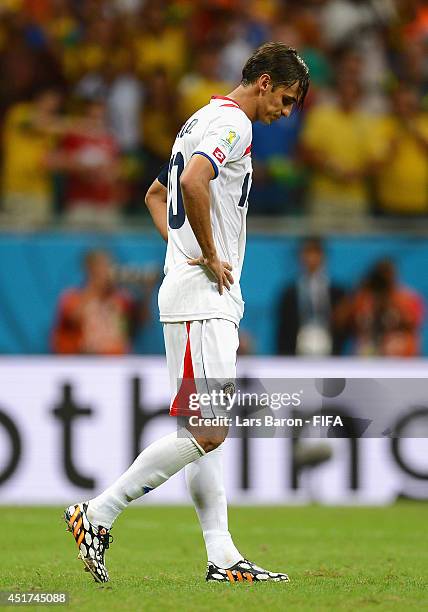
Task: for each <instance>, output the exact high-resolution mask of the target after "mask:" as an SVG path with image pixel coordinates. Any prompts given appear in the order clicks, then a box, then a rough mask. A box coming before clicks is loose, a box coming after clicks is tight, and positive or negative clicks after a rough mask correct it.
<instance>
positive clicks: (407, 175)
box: [375, 113, 428, 214]
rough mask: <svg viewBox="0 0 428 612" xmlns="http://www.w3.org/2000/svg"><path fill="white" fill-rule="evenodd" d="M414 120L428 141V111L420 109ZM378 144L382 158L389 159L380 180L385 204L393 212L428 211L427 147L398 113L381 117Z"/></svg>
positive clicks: (379, 191)
mask: <svg viewBox="0 0 428 612" xmlns="http://www.w3.org/2000/svg"><path fill="white" fill-rule="evenodd" d="M412 121H413V125H414V129H415V130H417V132H418V133H419V134H420V135H421V137H422V138H424V139H425V140H426V141H427V143H428V114H426V113H419V114H418V115H417V116H416V117H415V118H414V119H413V120H412ZM375 145H376V146H377V149H378V155H379V158H380V159H381V160H382V158H384V159H385V163H384V164H383V165H382V167H381V170H380V172H379V174H378V176H377V180H376V191H377V197H378V201H379V205H380V206H381V208H382V209H383V210H384V211H385V212H391V213H401V214H406V213H408V214H418V213H425V214H426V213H428V151H427V147H424V145H423V144H422V143H421V142H419V141H418V139H417V137H416V136H415V135H414V134H413V133H412V132H411V131H410V130H409V129H408V128H406V126H405V124H403V122H402V121H400V120H399V118H397V117H395V116H394V115H389V116H384V117H381V118H379V119H378V121H377V125H376V130H375ZM427 146H428V145H427Z"/></svg>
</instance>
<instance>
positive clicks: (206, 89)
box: [179, 74, 233, 121]
mask: <svg viewBox="0 0 428 612" xmlns="http://www.w3.org/2000/svg"><path fill="white" fill-rule="evenodd" d="M231 89H233V85H231V84H230V83H227V82H225V81H219V80H215V79H211V78H207V77H204V76H202V75H199V74H190V75H188V76H186V77H184V79H183V80H182V81H181V83H180V86H179V91H180V105H179V106H180V118H181V120H182V121H185V120H186V119H188V118H189V117H190V116H191V115H193V113H194V112H196V111H197V110H198V109H199V108H202V106H205V105H206V104H208V103H209V101H210V99H211V97H212V96H214V95H220V96H224V95H226V94H227V93H229V92H230V90H231Z"/></svg>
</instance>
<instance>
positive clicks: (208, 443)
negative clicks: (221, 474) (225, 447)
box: [199, 438, 224, 453]
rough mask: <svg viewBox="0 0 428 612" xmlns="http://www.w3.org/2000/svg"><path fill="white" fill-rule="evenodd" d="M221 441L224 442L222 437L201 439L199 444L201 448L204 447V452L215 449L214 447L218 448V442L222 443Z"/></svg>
mask: <svg viewBox="0 0 428 612" xmlns="http://www.w3.org/2000/svg"><path fill="white" fill-rule="evenodd" d="M223 442H224V438H223V439H219V438H212V439H208V440H202V441H200V442H199V444H200V445H201V446H202V448H203V449H204V451H205V452H206V453H209V452H211V451H213V450H215V449H216V448H218V447H219V446H220V444H223Z"/></svg>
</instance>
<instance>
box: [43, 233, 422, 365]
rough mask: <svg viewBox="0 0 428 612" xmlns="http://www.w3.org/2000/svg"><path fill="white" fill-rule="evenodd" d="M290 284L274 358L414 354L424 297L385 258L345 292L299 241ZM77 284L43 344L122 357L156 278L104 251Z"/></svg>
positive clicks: (312, 244) (144, 315)
mask: <svg viewBox="0 0 428 612" xmlns="http://www.w3.org/2000/svg"><path fill="white" fill-rule="evenodd" d="M297 257H298V262H299V267H298V273H297V275H296V278H295V280H293V281H292V282H291V283H290V284H288V285H287V286H285V287H284V288H283V289H282V291H281V293H280V295H279V296H278V300H277V304H274V307H275V308H274V310H275V312H273V313H272V314H273V315H274V318H275V326H274V327H275V338H276V346H275V347H274V351H275V353H276V354H278V355H288V356H301V357H328V356H340V355H356V356H359V357H417V356H419V355H421V352H422V342H421V333H422V325H423V323H424V320H425V300H424V298H423V297H422V295H420V294H419V293H418V292H417V291H416V290H415V289H413V288H411V287H408V286H406V285H405V284H403V283H402V281H401V280H400V279H399V278H398V273H397V270H396V266H395V264H394V262H393V261H392V260H391V259H388V258H382V259H379V260H377V261H375V262H374V263H373V265H372V266H371V268H370V269H369V270H368V271H367V273H366V274H365V275H364V276H363V278H362V280H361V281H360V282H359V283H358V285H357V286H356V287H355V288H354V289H351V290H349V289H348V290H345V289H344V288H342V287H340V286H338V285H336V284H335V283H334V282H333V281H332V279H331V278H330V274H329V266H328V260H327V255H326V251H325V246H324V244H323V242H322V241H321V239H320V238H318V237H315V236H314V237H307V238H305V239H303V240H302V242H301V244H300V247H299V249H298V253H297ZM82 264H83V272H84V282H83V284H82V285H81V286H76V287H68V288H66V289H65V290H64V291H63V293H62V294H61V296H60V297H59V300H58V303H57V308H56V316H55V321H54V322H53V327H52V334H51V341H50V346H51V349H52V351H53V352H54V353H57V354H62V355H67V354H68V355H69V354H77V355H125V354H129V353H132V352H135V339H136V337H137V335H138V334H139V333H141V331H142V330H143V329H144V328H146V327H147V326H148V325H150V324H151V323H153V319H152V318H151V310H150V301H151V295H152V292H153V291H154V289H155V287H156V285H157V283H158V281H159V271H158V270H155V269H153V268H149V269H145V268H129V267H126V266H125V267H123V266H122V267H120V266H118V265H117V263H116V262H115V260H114V258H113V257H112V255H111V254H110V253H108V252H107V251H104V250H99V249H98V250H91V251H89V252H87V253H86V254H85V256H84V258H83V261H82ZM256 352H257V346H256V341H255V338H254V337H253V335H252V334H251V333H250V332H249V331H248V330H246V329H245V328H244V329H241V330H240V345H239V354H240V355H251V354H254V353H256Z"/></svg>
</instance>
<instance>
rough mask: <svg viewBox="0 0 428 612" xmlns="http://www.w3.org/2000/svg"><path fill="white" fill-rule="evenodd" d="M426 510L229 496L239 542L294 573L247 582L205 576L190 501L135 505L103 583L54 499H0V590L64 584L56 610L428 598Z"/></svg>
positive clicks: (332, 604)
mask: <svg viewBox="0 0 428 612" xmlns="http://www.w3.org/2000/svg"><path fill="white" fill-rule="evenodd" d="M427 511H428V504H426V503H417V502H414V503H411V502H400V503H398V504H396V505H394V506H391V507H386V508H355V507H354V508H348V507H346V508H336V507H335V508H327V507H320V506H306V507H251V508H231V509H230V512H229V522H230V526H231V530H232V532H233V534H234V539H235V541H236V543H237V544H238V546H239V548H240V549H241V550H242V551H243V552H244V553H245V555H246V556H247V557H248V558H250V559H251V560H253V561H255V562H257V563H259V564H260V565H262V566H265V567H267V568H268V569H271V570H273V571H275V570H281V571H286V572H288V573H289V575H290V579H291V582H290V583H289V584H279V583H271V584H253V585H251V584H245V583H242V584H239V583H238V584H216V583H214V584H212V583H211V584H207V583H206V582H205V580H204V577H205V576H204V574H205V549H204V547H203V543H202V537H201V534H200V531H199V525H198V523H197V519H196V516H195V514H194V510H193V508H191V507H153V506H146V507H144V506H136V507H131V508H129V509H128V510H127V511H126V512H125V513H124V514H123V515H122V517H120V518H119V519H118V521H117V523H116V524H115V526H114V529H113V531H112V534H113V536H114V539H115V541H114V543H113V544H112V546H111V548H110V550H109V551H107V557H106V559H107V567H108V569H109V572H110V578H111V582H110V583H108V584H107V585H105V586H101V585H97V584H95V583H94V582H93V581H92V578H91V576H90V575H89V574H86V573H85V572H84V571H83V565H82V563H81V562H80V561H78V560H77V558H76V556H77V547H76V545H75V543H74V540H73V538H72V536H71V534H69V533H66V531H65V523H63V521H62V520H61V519H60V516H61V509H59V508H32V507H30V508H28V507H26V508H25V507H20V508H10V507H0V517H1V519H2V520H1V528H2V531H1V541H0V542H1V543H0V551H1V554H0V590H14V591H26V590H30V589H35V590H39V591H40V592H46V591H51V592H52V591H55V592H61V591H67V592H68V593H69V595H70V604H69V605H68V606H61V609H63V610H90V611H97V610H100V611H106V610H107V611H108V610H130V611H139V610H143V611H146V610H148V611H151V610H153V611H154V610H156V611H160V612H163V611H164V610H165V611H169V610H171V611H172V610H174V611H176V610H179V611H180V610H183V611H193V610H195V611H198V612H199V611H204V610H210V611H216V610H218V611H219V612H222V611H223V610H237V609H242V610H245V611H246V612H249V611H253V610H254V611H256V610H257V612H259V611H261V612H264V611H266V610H269V612H271V611H276V610H298V611H300V610H311V611H316V612H317V611H318V610H326V611H327V610H328V611H334V610H360V609H363V610H388V611H389V610H422V609H425V610H426V609H428V590H427V589H428V586H427V585H428V531H427ZM49 607H50V608H51V609H59V608H60V607H59V606H49ZM5 609H6V608H5ZM26 609H29V606H26ZM31 609H37V610H40V609H41V607H37V608H35V607H34V608H31Z"/></svg>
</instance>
